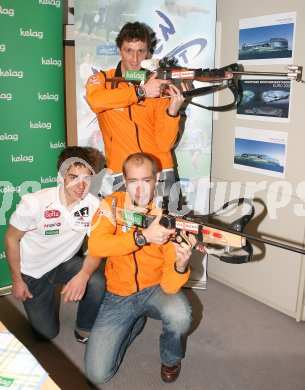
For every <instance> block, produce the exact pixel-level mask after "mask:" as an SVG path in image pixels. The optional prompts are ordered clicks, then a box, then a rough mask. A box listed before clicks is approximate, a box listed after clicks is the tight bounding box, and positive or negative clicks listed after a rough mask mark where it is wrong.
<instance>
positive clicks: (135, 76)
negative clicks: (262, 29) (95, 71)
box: [106, 57, 304, 111]
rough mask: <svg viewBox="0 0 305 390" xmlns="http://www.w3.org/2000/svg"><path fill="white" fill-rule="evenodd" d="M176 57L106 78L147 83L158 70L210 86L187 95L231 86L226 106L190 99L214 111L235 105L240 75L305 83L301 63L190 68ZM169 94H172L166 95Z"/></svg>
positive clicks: (161, 76) (172, 79)
mask: <svg viewBox="0 0 305 390" xmlns="http://www.w3.org/2000/svg"><path fill="white" fill-rule="evenodd" d="M177 62H178V61H177V59H176V58H175V57H164V58H163V59H161V60H158V59H155V58H153V59H150V60H144V61H142V63H141V66H142V68H143V69H142V70H140V71H127V72H126V75H125V77H112V78H108V79H106V81H108V82H109V81H110V82H112V83H113V87H116V86H117V85H118V83H120V82H126V81H127V82H131V83H132V84H135V85H140V84H144V82H145V81H146V80H147V79H148V78H149V77H150V76H151V75H152V74H153V73H155V72H157V74H158V76H157V78H158V79H162V80H168V81H169V83H174V84H175V85H176V86H178V87H179V86H180V84H181V83H182V82H190V81H199V82H202V83H208V84H209V85H208V86H204V87H198V88H193V89H190V90H188V91H182V95H183V96H184V97H186V98H192V97H195V96H200V95H205V94H209V93H214V92H217V91H220V90H223V89H226V88H228V89H229V90H230V91H231V92H232V94H233V101H232V102H231V103H228V104H225V105H223V106H205V105H203V104H199V103H196V102H192V101H191V100H188V102H189V103H190V104H193V105H196V106H198V107H201V108H205V109H207V110H211V111H226V110H229V109H231V108H233V107H234V106H235V104H236V102H237V99H238V95H239V91H238V78H239V76H241V75H255V76H273V77H285V78H287V79H291V80H296V81H300V82H304V81H303V80H302V69H303V68H302V67H301V66H298V65H289V66H288V69H287V72H259V71H245V70H244V68H243V66H242V65H241V64H237V63H233V64H230V65H227V66H224V67H222V68H218V69H203V68H197V69H189V68H186V67H182V66H179V65H177ZM188 85H189V84H188ZM163 97H170V96H166V94H165V96H163Z"/></svg>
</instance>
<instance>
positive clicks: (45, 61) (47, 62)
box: [41, 57, 61, 68]
mask: <svg viewBox="0 0 305 390" xmlns="http://www.w3.org/2000/svg"><path fill="white" fill-rule="evenodd" d="M41 65H48V66H52V65H53V66H58V67H59V68H60V67H61V60H54V59H53V58H52V57H51V58H43V57H41Z"/></svg>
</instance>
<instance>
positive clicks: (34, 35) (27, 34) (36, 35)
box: [19, 28, 43, 39]
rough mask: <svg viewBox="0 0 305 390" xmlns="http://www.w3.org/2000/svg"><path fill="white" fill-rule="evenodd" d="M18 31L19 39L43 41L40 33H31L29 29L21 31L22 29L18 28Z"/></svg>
mask: <svg viewBox="0 0 305 390" xmlns="http://www.w3.org/2000/svg"><path fill="white" fill-rule="evenodd" d="M19 31H20V36H21V37H31V38H38V39H43V32H42V31H33V30H32V29H31V28H30V29H29V30H22V28H20V29H19Z"/></svg>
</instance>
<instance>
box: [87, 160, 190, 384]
mask: <svg viewBox="0 0 305 390" xmlns="http://www.w3.org/2000/svg"><path fill="white" fill-rule="evenodd" d="M157 171H158V167H157V164H156V161H155V160H154V159H153V158H152V157H150V156H149V155H147V154H144V153H137V154H133V155H131V156H129V157H128V158H127V159H126V160H125V162H124V165H123V174H124V180H125V184H126V187H127V192H116V193H114V194H113V196H109V197H107V198H105V199H104V200H103V201H102V202H101V204H100V207H99V210H98V211H97V212H96V214H95V216H94V218H93V220H92V227H91V233H90V237H89V253H90V255H91V256H97V257H107V262H106V271H105V273H106V280H107V291H106V292H105V297H104V300H103V302H102V305H101V308H100V311H99V313H98V316H97V318H96V321H95V324H94V327H93V329H92V332H91V334H90V338H89V341H88V345H87V348H86V354H85V367H86V373H87V377H88V379H89V380H90V381H91V382H93V383H94V384H100V383H104V382H106V381H108V380H109V379H110V378H111V377H112V376H113V375H114V374H115V373H116V371H117V369H118V367H119V366H120V364H121V361H122V358H123V356H124V353H125V351H126V349H127V348H128V346H129V345H130V344H131V342H132V341H133V340H134V338H135V337H136V336H137V335H138V334H139V333H140V331H141V330H142V329H143V327H144V324H145V317H150V318H153V319H156V320H161V321H162V326H163V328H162V334H161V336H160V358H161V378H162V380H163V381H164V382H173V381H175V380H176V379H177V378H178V376H179V373H180V369H181V359H182V358H183V350H182V345H181V337H182V336H185V335H186V333H187V331H188V330H189V327H190V324H191V317H192V315H191V307H190V305H189V302H188V300H187V298H186V297H185V295H184V294H183V292H182V291H180V289H181V287H182V286H183V285H184V284H185V283H186V281H187V279H188V277H189V273H190V269H189V266H188V260H189V258H190V255H191V248H190V247H189V246H188V245H186V244H185V243H182V244H180V245H178V244H174V243H173V242H171V241H169V240H170V238H171V236H172V235H173V234H175V229H166V228H165V227H163V226H161V225H160V224H159V221H160V218H161V216H160V215H159V216H157V217H156V219H155V220H154V221H153V223H152V224H151V225H150V226H149V227H148V228H147V229H143V230H142V229H135V228H134V227H133V226H132V224H130V223H128V220H127V221H126V223H122V222H121V221H119V220H118V219H117V218H116V216H117V213H116V212H115V210H114V209H115V208H116V209H117V210H120V209H122V208H126V209H130V208H133V209H134V210H135V211H138V210H140V211H142V212H143V210H146V212H147V213H148V214H151V215H156V214H159V213H160V209H156V208H155V207H154V199H153V198H154V191H155V185H156V182H157V180H158V177H157V176H158V175H157ZM114 202H115V206H114Z"/></svg>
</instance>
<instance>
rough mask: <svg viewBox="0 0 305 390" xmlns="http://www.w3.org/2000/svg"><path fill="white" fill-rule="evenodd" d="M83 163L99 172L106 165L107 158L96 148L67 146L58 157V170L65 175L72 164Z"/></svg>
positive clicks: (94, 171) (93, 170)
mask: <svg viewBox="0 0 305 390" xmlns="http://www.w3.org/2000/svg"><path fill="white" fill-rule="evenodd" d="M72 164H73V165H76V166H79V165H83V166H86V167H88V168H89V169H90V170H91V171H92V173H98V172H99V171H100V170H101V169H102V168H104V166H105V158H104V156H103V155H102V153H101V152H100V151H98V150H97V149H95V148H90V147H83V146H67V147H66V148H65V149H63V150H62V151H61V153H60V154H59V156H58V159H57V170H58V172H60V174H61V175H62V176H63V177H64V175H65V173H66V171H67V169H68V168H69V167H70V165H72Z"/></svg>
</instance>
